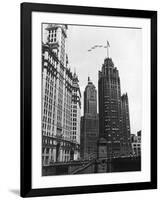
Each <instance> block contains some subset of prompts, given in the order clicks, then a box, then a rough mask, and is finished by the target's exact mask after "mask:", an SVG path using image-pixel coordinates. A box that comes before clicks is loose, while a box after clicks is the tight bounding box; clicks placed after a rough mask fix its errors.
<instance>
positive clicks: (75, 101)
mask: <svg viewBox="0 0 161 200" xmlns="http://www.w3.org/2000/svg"><path fill="white" fill-rule="evenodd" d="M72 86H73V89H72V104H71V119H72V131H71V141H73V142H74V143H75V144H77V146H76V148H75V151H73V158H72V159H73V160H78V159H79V158H80V119H81V92H80V87H79V80H78V76H77V75H76V73H74V75H73V82H72Z"/></svg>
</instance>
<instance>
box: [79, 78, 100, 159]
mask: <svg viewBox="0 0 161 200" xmlns="http://www.w3.org/2000/svg"><path fill="white" fill-rule="evenodd" d="M98 131H99V120H98V114H97V91H96V88H95V86H94V84H93V83H92V82H91V81H90V78H89V77H88V84H87V86H86V88H85V91H84V116H83V117H82V118H81V158H83V159H89V158H93V157H96V154H97V141H98Z"/></svg>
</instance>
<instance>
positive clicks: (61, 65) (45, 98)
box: [42, 24, 80, 166]
mask: <svg viewBox="0 0 161 200" xmlns="http://www.w3.org/2000/svg"><path fill="white" fill-rule="evenodd" d="M67 29H68V27H67V25H59V24H48V25H46V28H45V30H43V31H44V32H46V33H47V34H46V38H45V41H43V43H42V165H43V166H45V165H50V164H52V163H53V162H68V161H70V160H71V159H74V158H78V157H79V156H77V155H76V154H78V153H79V152H78V149H79V147H78V146H79V139H78V138H79V137H80V130H79V129H77V130H76V134H75V135H76V137H77V140H73V139H72V135H73V132H72V121H73V116H72V111H71V110H72V109H71V107H72V103H73V95H74V94H73V93H74V91H73V90H75V75H73V73H72V72H71V70H70V67H69V64H68V56H67V52H66V44H67ZM77 90H79V85H77ZM79 101H80V99H79ZM78 109H79V107H78ZM78 116H79V115H78ZM78 121H80V116H79V119H78V118H77V122H78ZM79 123H80V122H79Z"/></svg>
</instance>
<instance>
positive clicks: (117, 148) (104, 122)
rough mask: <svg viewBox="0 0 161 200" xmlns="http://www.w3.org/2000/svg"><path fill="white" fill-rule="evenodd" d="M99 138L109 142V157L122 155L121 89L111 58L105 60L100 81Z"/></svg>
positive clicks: (117, 73) (100, 72)
mask: <svg viewBox="0 0 161 200" xmlns="http://www.w3.org/2000/svg"><path fill="white" fill-rule="evenodd" d="M98 91H99V134H100V135H99V137H100V138H101V137H102V138H105V139H106V140H107V157H109V156H111V155H117V156H119V155H120V153H121V142H122V140H123V138H122V128H121V123H122V117H121V87H120V77H119V72H118V70H117V68H116V67H115V66H114V63H113V61H112V59H111V58H109V57H107V58H106V59H105V60H104V64H103V65H102V69H101V71H99V80H98Z"/></svg>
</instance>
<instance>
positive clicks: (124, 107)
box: [40, 21, 146, 176]
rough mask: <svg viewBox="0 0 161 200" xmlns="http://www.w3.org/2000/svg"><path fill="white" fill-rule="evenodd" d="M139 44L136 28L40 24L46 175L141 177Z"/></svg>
mask: <svg viewBox="0 0 161 200" xmlns="http://www.w3.org/2000/svg"><path fill="white" fill-rule="evenodd" d="M142 39H143V38H142V29H141V28H138V27H119V26H118V27H117V26H93V25H91V26H90V25H83V24H81V25H80V24H79V25H77V24H72V25H71V24H61V23H60V24H59V23H54V21H53V22H52V23H45V22H43V23H42V24H41V51H42V71H41V133H40V134H41V137H42V142H41V145H42V146H41V161H42V166H41V169H42V176H57V175H78V174H94V173H115V172H120V173H125V172H136V171H141V169H142V166H141V160H142V145H141V143H142V106H143V105H142V87H143V85H142V73H143V67H142V63H143V59H142V57H143V55H142V43H143V42H142ZM144 134H146V132H144Z"/></svg>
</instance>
